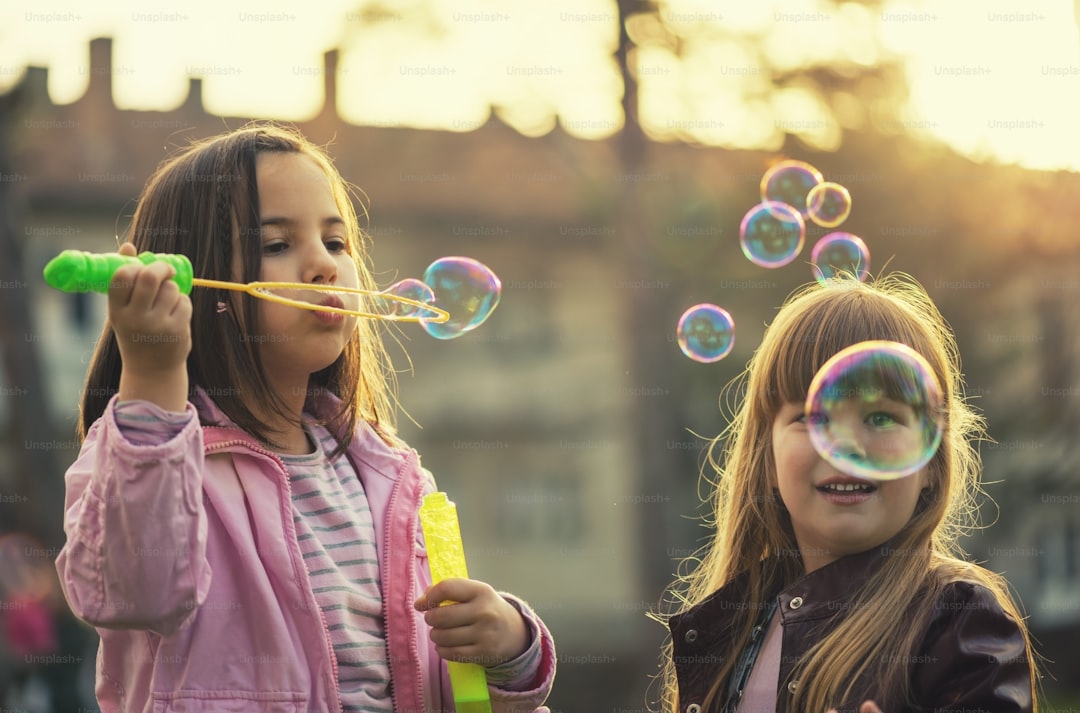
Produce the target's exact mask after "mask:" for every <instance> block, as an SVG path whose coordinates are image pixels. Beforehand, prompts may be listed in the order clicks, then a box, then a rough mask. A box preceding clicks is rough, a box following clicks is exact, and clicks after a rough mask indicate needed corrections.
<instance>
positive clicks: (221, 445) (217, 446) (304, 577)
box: [203, 439, 342, 711]
mask: <svg viewBox="0 0 1080 713" xmlns="http://www.w3.org/2000/svg"><path fill="white" fill-rule="evenodd" d="M231 446H243V447H244V448H247V449H249V450H252V451H255V452H256V453H261V454H263V455H265V456H267V457H268V458H270V459H271V460H272V461H274V463H275V464H276V465H277V466H278V471H279V475H282V476H284V478H283V479H284V481H285V494H286V495H287V496H288V500H289V507H290V509H291V508H292V483H290V482H289V471H288V469H286V468H285V464H284V463H283V462H282V461H281V459H280V458H278V457H277V455H276V454H274V453H273V452H271V451H268V450H266V449H265V448H262V447H260V446H258V445H256V444H255V443H252V442H250V441H244V440H239V439H234V440H231V441H220V442H218V443H214V444H211V445H208V446H204V449H203V450H204V451H205V452H206V453H210V452H211V451H214V450H224V449H225V448H228V447H231ZM291 520H292V518H291V515H290V518H289V522H286V523H285V527H286V528H291V534H292V540H293V542H296V528H295V526H294V525H292V524H291ZM301 570H303V571H302V572H301ZM293 576H295V577H296V578H297V579H298V580H301V581H305V582H309V586H307V587H306V591H307V593H308V594H310V595H311V596H310V597H309V599H310V600H311V601H309V602H308V605H309V606H310V605H312V604H314V606H315V610H316V611H317V612H319V621H321V622H322V628H323V643H325V644H326V650H327V653H328V654H329V656H330V671H331V673H332V674H333V678H332V679H331V681H330V686H329V691H330V699H331V700H330V703H331V704H332V705H334V708H335V709H337V710H339V711H340V710H342V707H341V697H340V693H339V691H338V662H337V655H336V654H335V653H334V644H333V642H331V640H330V627H329V625H328V624H327V623H326V613H325V612H324V611H323V610H322V607H320V606H319V603H318V602H317V601H315V595H314V594H313V593H312V592H311V586H310V580H309V579H308V574H307V569H306V568H304V567H300V568H298V567H297V565H296V561H295V558H294V559H293Z"/></svg>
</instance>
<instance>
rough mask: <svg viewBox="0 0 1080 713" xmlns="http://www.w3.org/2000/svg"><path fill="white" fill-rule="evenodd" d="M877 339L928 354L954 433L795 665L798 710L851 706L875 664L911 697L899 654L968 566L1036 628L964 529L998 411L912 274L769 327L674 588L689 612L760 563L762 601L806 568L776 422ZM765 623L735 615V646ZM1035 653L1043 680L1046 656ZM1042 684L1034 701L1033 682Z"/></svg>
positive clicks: (723, 675)
mask: <svg viewBox="0 0 1080 713" xmlns="http://www.w3.org/2000/svg"><path fill="white" fill-rule="evenodd" d="M877 339H883V340H890V341H896V342H901V343H904V344H907V345H908V346H910V347H912V348H913V349H915V350H916V351H917V352H919V353H920V354H921V355H922V356H923V357H924V358H925V359H926V360H927V361H928V362H929V364H930V365H931V367H932V368H933V370H934V372H935V374H936V375H937V378H938V380H939V381H940V383H941V386H942V392H943V396H944V399H945V404H946V408H947V416H946V425H945V429H944V434H943V438H942V442H941V446H940V448H939V449H938V451H937V453H936V454H935V455H934V457H933V458H932V460H931V461H930V463H929V464H928V465H927V468H928V470H929V475H930V477H929V483H930V487H929V489H928V491H927V493H926V495H925V496H924V497H921V498H920V500H919V503H918V505H917V506H916V509H915V513H914V515H913V516H912V518H911V520H910V521H909V522H908V523H907V524H906V525H905V526H904V528H903V529H902V530H901V531H900V532H899V533H898V534H897V535H896V537H895V538H893V540H891V541H890V547H891V548H892V550H893V551H892V552H891V553H890V554H891V555H892V556H888V557H885V558H884V565H883V566H882V567H881V568H880V570H879V571H877V572H876V573H875V574H874V575H873V576H872V577H871V578H870V579H869V580H868V581H867V582H866V584H865V585H864V586H863V587H862V588H861V589H860V590H859V591H858V592H856V593H855V595H854V596H855V599H854V602H853V603H852V606H851V607H850V613H849V614H848V616H846V617H845V618H844V620H843V621H842V623H840V624H839V626H838V627H837V628H836V629H835V630H833V631H832V632H831V633H830V634H828V635H827V636H826V637H824V638H823V639H821V640H819V641H817V642H815V643H814V644H813V645H812V646H811V647H810V648H809V649H808V650H807V652H806V654H805V655H804V656H803V658H802V660H801V662H800V663H799V664H798V665H797V666H796V669H795V671H794V672H793V678H794V677H797V678H798V679H799V680H801V681H804V682H805V684H804V685H800V686H799V687H798V688H797V691H796V693H795V697H794V700H793V709H794V710H808V711H825V710H828V709H829V708H830V707H833V706H836V705H839V704H841V703H842V702H843V701H845V700H847V699H848V697H849V696H851V695H855V694H856V693H857V692H856V691H854V690H853V686H854V685H855V684H856V682H857V681H858V680H859V679H860V678H862V677H864V676H866V675H871V676H873V677H874V680H875V681H880V682H881V683H882V691H883V692H888V695H890V696H892V698H891V700H896V701H902V700H906V699H908V698H909V697H910V694H909V691H908V681H907V680H906V669H907V667H906V666H897V665H895V663H891V664H889V665H887V662H895V661H897V660H898V659H897V653H901V654H905V653H911V652H912V651H913V649H914V648H915V646H917V645H918V643H919V642H918V641H917V637H918V636H919V635H920V634H921V633H922V631H923V630H924V626H923V625H925V624H926V623H927V622H928V620H929V617H930V616H931V615H932V614H933V604H932V603H933V602H934V601H935V600H936V598H937V597H938V595H939V594H940V593H941V590H942V589H943V587H944V586H945V585H946V584H948V583H949V582H952V581H956V580H958V579H964V580H967V581H974V582H977V583H979V584H981V585H983V586H985V587H987V588H988V589H989V590H990V591H991V592H992V593H993V595H994V596H995V597H996V599H997V600H998V602H999V603H1000V604H1001V606H1002V608H1003V609H1004V610H1005V611H1006V612H1007V613H1008V614H1009V615H1010V616H1012V617H1013V618H1014V619H1015V620H1016V621H1017V624H1018V625H1019V626H1020V628H1021V631H1022V632H1023V635H1024V637H1025V640H1026V639H1027V632H1026V629H1025V627H1024V624H1023V618H1022V616H1021V615H1020V612H1019V611H1018V609H1017V607H1016V605H1015V604H1014V603H1013V601H1012V599H1011V597H1010V595H1009V591H1008V585H1007V584H1006V582H1005V581H1004V580H1003V579H1002V578H1001V577H1000V576H998V575H996V574H994V573H992V572H989V571H987V570H985V569H982V568H981V567H977V566H975V565H973V564H971V563H969V562H967V561H965V560H964V559H963V557H964V553H963V550H962V548H961V547H960V545H959V539H960V538H961V537H962V536H964V535H965V534H967V533H968V532H969V531H970V530H971V529H972V528H973V527H975V526H976V525H977V519H976V517H977V497H978V496H980V495H981V493H982V491H981V486H980V473H981V467H980V465H981V464H980V460H979V455H978V452H977V451H976V450H975V448H974V443H975V442H976V441H977V440H979V439H981V438H982V437H983V435H984V433H985V424H984V421H983V419H982V418H981V417H980V416H979V415H978V414H976V413H975V411H974V410H973V409H972V408H971V407H970V406H969V405H968V404H967V402H966V398H965V395H964V391H963V388H964V387H963V379H962V375H961V371H960V357H959V353H958V350H957V346H956V340H955V338H954V336H953V334H952V331H951V329H950V328H949V326H948V324H947V323H946V321H945V319H944V318H943V317H942V315H941V313H940V312H939V311H938V309H937V307H936V306H935V305H934V303H933V301H932V300H931V299H930V297H929V295H928V294H927V293H926V291H925V290H924V289H923V288H922V287H921V286H920V285H919V284H918V283H917V282H916V281H915V280H914V279H912V278H910V277H908V276H906V275H902V274H893V275H889V276H886V277H883V278H879V279H877V280H874V281H873V282H871V283H862V282H859V281H858V280H854V279H843V280H835V281H830V282H829V283H827V284H826V285H819V284H817V283H813V284H811V285H807V286H804V287H803V288H800V289H799V290H797V291H796V292H795V293H794V294H793V295H792V296H791V297H790V298H789V299H788V300H787V301H786V302H785V304H784V306H783V307H782V308H781V309H780V311H779V312H778V314H777V315H776V318H775V319H774V321H773V322H772V324H771V325H770V326H769V328H768V329H767V330H766V333H765V336H764V338H763V340H762V342H761V345H760V346H759V347H758V349H757V351H756V352H755V354H754V356H753V358H752V359H751V360H750V362H749V364H748V365H747V369H746V371H745V372H744V373H743V374H742V375H741V376H740V377H739V378H737V379H735V380H734V381H732V382H731V383H730V384H728V386H727V387H725V392H724V395H725V397H731V396H732V395H734V396H735V397H737V398H741V404H740V406H739V408H738V410H737V411H736V413H735V414H734V418H733V419H732V421H731V422H730V423H729V425H728V427H727V428H726V429H725V430H724V432H723V433H721V434H720V435H719V436H717V437H716V438H715V439H714V440H713V441H712V443H711V445H710V448H709V450H708V464H709V466H711V467H712V468H713V469H714V470H715V473H716V477H715V479H712V478H708V477H707V476H706V479H707V480H709V481H710V482H711V483H712V484H714V485H715V490H714V491H713V495H712V510H713V515H712V520H711V521H710V522H709V524H711V525H714V526H715V535H714V537H713V538H712V540H711V541H710V542H709V543H708V544H707V545H706V546H705V548H704V552H703V553H702V556H701V558H700V559H698V558H697V557H692V558H688V560H687V561H686V564H688V565H691V566H692V567H693V569H692V571H690V572H689V573H687V574H685V575H684V576H682V577H681V578H680V580H679V581H678V582H677V583H676V585H675V587H674V588H673V590H672V594H673V597H674V599H675V601H676V603H677V607H676V608H677V611H678V612H683V611H686V610H688V609H689V608H691V607H693V606H695V605H696V604H698V603H700V602H701V601H702V600H704V599H705V598H706V597H708V596H709V595H710V594H712V593H713V592H715V591H716V590H717V589H719V588H720V587H722V586H723V585H724V584H726V583H727V582H729V581H730V580H731V579H733V578H734V577H735V576H736V575H737V574H739V573H742V572H746V573H748V574H749V585H748V587H749V588H748V590H747V594H746V596H747V600H748V601H750V602H762V601H764V600H765V599H766V598H767V597H768V596H770V595H772V594H775V591H776V590H777V589H778V588H780V587H786V586H788V585H789V584H791V583H792V582H794V581H795V580H796V579H798V578H799V577H800V576H802V574H803V564H802V559H801V556H800V555H799V549H798V543H797V542H796V540H795V536H794V531H793V530H792V527H791V522H790V518H789V516H788V515H787V512H786V511H785V510H784V508H783V504H782V502H781V501H780V499H779V497H778V496H775V495H774V494H773V490H772V486H771V483H773V482H775V474H776V465H775V462H774V459H773V451H772V425H773V421H774V420H775V417H776V414H777V412H778V411H779V410H780V408H781V407H782V406H783V405H784V404H785V403H791V402H796V403H798V402H801V401H803V400H804V399H805V398H806V394H807V391H808V389H809V386H810V382H811V380H812V379H813V376H814V374H815V373H816V372H817V370H818V369H819V368H820V367H821V366H822V364H824V362H825V361H826V360H827V359H828V358H829V357H831V356H832V355H833V354H835V353H836V352H838V351H839V350H841V349H843V348H844V347H847V346H850V345H852V344H856V343H858V342H862V341H868V340H877ZM742 387H745V389H744V390H743V388H742ZM718 454H719V455H721V456H722V458H718V457H717V456H718ZM883 612H897V613H904V612H906V614H905V616H906V617H907V618H906V619H905V625H904V626H900V627H898V626H896V616H883V615H882V613H883ZM755 623H756V622H755V621H753V619H752V618H751V617H747V618H746V619H745V621H743V622H742V623H740V624H738V625H737V626H736V629H735V631H734V635H735V647H736V648H735V652H738V651H740V650H742V648H744V647H745V646H746V644H747V642H748V641H749V639H750V634H751V630H752V629H753V627H754V625H755ZM1028 651H1029V654H1030V651H1031V648H1030V644H1028ZM664 654H665V655H664V661H663V665H662V666H663V668H662V671H661V674H660V684H661V687H662V688H661V699H660V704H661V710H662V711H665V712H666V713H674V712H675V711H678V710H679V707H678V690H677V682H676V678H675V668H674V663H673V661H672V649H671V643H670V642H669V643H668V644H667V645H666V647H665V652H664ZM737 658H738V657H737V656H727V657H725V659H724V663H723V665H722V666H721V667H720V668H719V670H718V673H717V677H716V680H715V682H714V684H713V686H712V690H711V692H710V693H709V697H708V699H707V702H706V706H705V710H709V705H710V704H713V705H716V704H717V703H718V702H719V699H720V697H721V695H722V690H721V687H722V685H723V683H724V682H725V681H726V680H727V679H728V678H729V677H730V675H731V672H732V668H733V667H734V663H735V661H736V660H737ZM1028 658H1029V661H1032V657H1031V656H1030V655H1029V657H1028ZM1031 666H1032V681H1033V682H1034V680H1035V675H1034V674H1035V671H1034V663H1033V662H1032V663H1031ZM785 683H786V682H784V681H781V682H780V685H785ZM1032 696H1033V700H1034V691H1032Z"/></svg>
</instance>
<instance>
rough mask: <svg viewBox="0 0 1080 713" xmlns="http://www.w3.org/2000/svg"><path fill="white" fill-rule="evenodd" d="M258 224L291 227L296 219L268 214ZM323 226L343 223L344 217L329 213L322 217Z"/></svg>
mask: <svg viewBox="0 0 1080 713" xmlns="http://www.w3.org/2000/svg"><path fill="white" fill-rule="evenodd" d="M259 225H282V226H284V227H286V228H291V227H292V226H294V225H296V221H295V220H293V219H292V218H286V217H284V216H270V217H267V218H263V219H261V220H260V221H259ZM322 225H323V227H328V226H331V225H345V219H344V218H342V217H341V216H340V215H331V216H327V217H325V218H323V219H322Z"/></svg>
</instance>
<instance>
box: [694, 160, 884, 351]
mask: <svg viewBox="0 0 1080 713" xmlns="http://www.w3.org/2000/svg"><path fill="white" fill-rule="evenodd" d="M849 215H851V193H850V192H849V191H848V189H847V188H845V187H844V186H842V185H840V184H839V183H835V182H833V181H826V180H825V178H824V176H823V175H822V174H821V172H820V171H819V170H817V169H816V168H814V167H813V166H811V165H810V164H808V163H806V162H804V161H781V162H779V163H777V164H776V165H774V166H772V167H771V168H769V170H768V171H766V172H765V175H763V176H762V178H761V202H760V203H758V204H757V205H755V206H754V207H753V208H751V209H750V210H749V211H747V212H746V215H744V216H743V219H742V222H741V223H740V225H739V243H740V245H741V246H742V251H743V255H745V256H746V259H747V260H749V261H750V262H752V263H754V264H755V265H758V266H760V267H764V268H769V269H774V268H778V267H783V266H784V265H787V264H789V263H791V262H792V261H794V260H795V258H797V257H798V256H799V253H801V252H802V249H803V245H804V243H805V242H806V233H807V222H808V221H809V222H810V224H812V225H816V226H819V227H821V228H824V229H828V230H831V229H833V228H837V227H839V226H840V224H841V223H843V222H844V221H845V220H847V218H848V216H849ZM810 263H811V267H812V270H813V275H814V278H815V279H816V280H818V281H819V282H823V283H824V282H826V281H828V280H830V279H833V278H837V277H840V276H843V275H853V276H855V277H857V278H858V279H859V280H865V279H866V277H867V276H868V275H869V274H870V251H869V250H868V249H867V247H866V243H864V242H863V241H862V239H861V238H859V236H857V235H854V234H852V233H848V232H843V231H832V232H828V233H826V234H824V235H822V236H821V238H819V239H818V240H817V242H816V243H815V244H814V247H813V249H812V250H811V251H810ZM675 336H676V341H677V342H678V345H679V348H680V349H681V350H682V352H683V354H685V355H686V356H687V357H689V358H690V359H693V360H694V361H698V362H702V363H711V362H715V361H719V360H720V359H723V358H724V357H725V356H727V355H728V354H729V353H730V352H731V349H732V347H733V346H734V345H735V322H734V320H733V319H732V318H731V314H730V313H729V312H728V311H727V310H725V309H723V308H722V307H719V306H717V305H714V304H697V305H694V306H693V307H690V308H689V309H688V310H686V312H684V313H683V315H682V317H681V318H680V319H679V323H678V326H677V327H676V334H675Z"/></svg>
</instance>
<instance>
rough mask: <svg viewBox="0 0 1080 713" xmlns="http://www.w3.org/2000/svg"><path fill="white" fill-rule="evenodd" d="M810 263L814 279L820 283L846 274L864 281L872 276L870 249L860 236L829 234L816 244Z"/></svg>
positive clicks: (838, 233)
mask: <svg viewBox="0 0 1080 713" xmlns="http://www.w3.org/2000/svg"><path fill="white" fill-rule="evenodd" d="M810 263H811V265H812V266H813V268H812V269H813V271H814V279H815V280H817V281H818V282H820V283H825V282H827V281H828V280H831V279H833V278H835V277H839V276H842V275H844V274H850V275H854V276H855V277H857V278H858V279H859V280H860V281H864V280H866V278H867V277H868V276H869V275H870V249H869V248H867V247H866V243H864V242H863V241H862V238H860V237H859V236H858V235H853V234H852V233H841V232H836V233H829V234H828V235H823V236H821V238H820V239H819V240H818V241H817V242H816V243H814V248H813V250H811V251H810Z"/></svg>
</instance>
